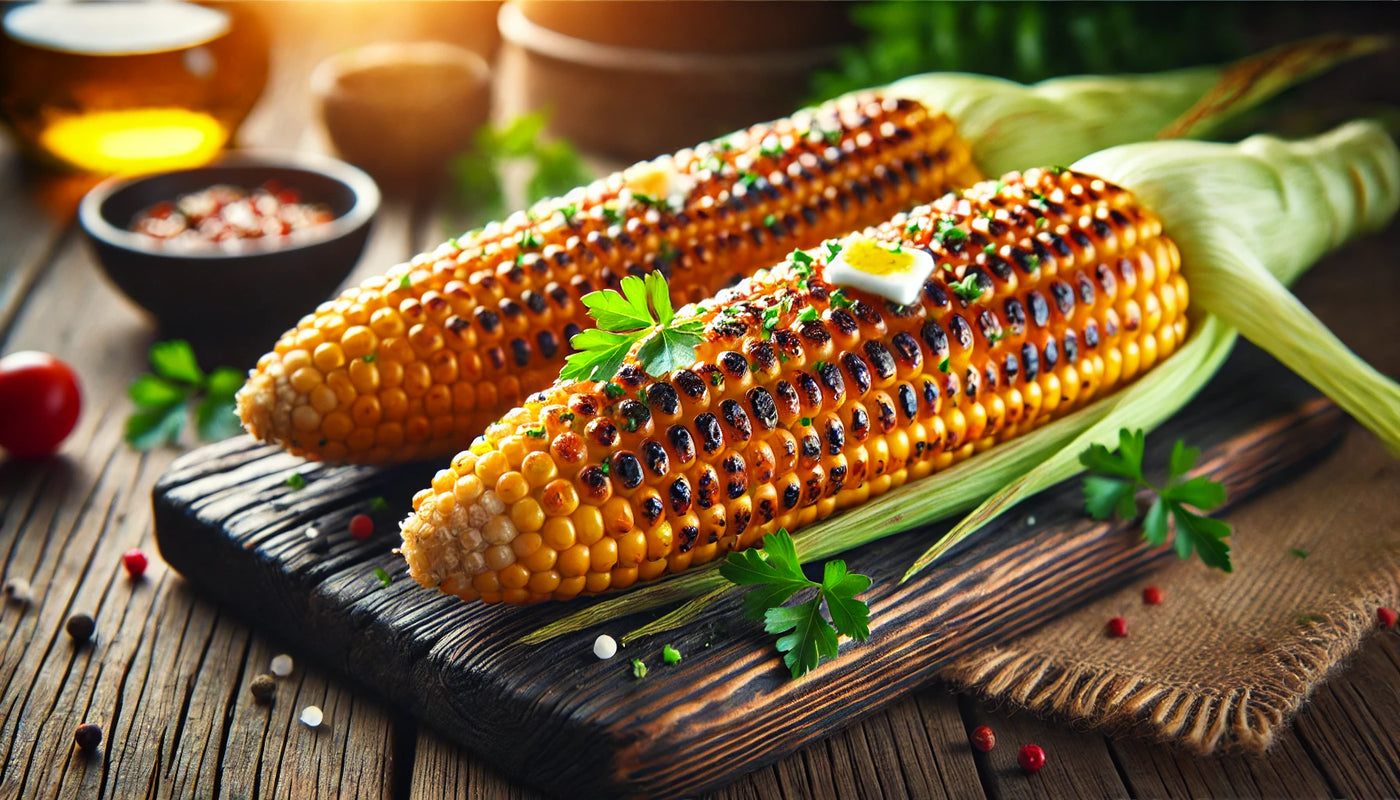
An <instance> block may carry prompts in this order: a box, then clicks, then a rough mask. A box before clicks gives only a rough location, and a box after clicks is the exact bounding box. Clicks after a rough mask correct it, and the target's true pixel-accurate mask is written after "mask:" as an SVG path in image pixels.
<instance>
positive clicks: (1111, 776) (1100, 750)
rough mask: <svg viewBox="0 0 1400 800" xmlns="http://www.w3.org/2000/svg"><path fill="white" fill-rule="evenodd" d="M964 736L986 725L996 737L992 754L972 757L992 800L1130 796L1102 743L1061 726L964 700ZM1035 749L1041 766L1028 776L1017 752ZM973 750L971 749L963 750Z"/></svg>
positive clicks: (1028, 715) (1094, 737) (976, 753)
mask: <svg viewBox="0 0 1400 800" xmlns="http://www.w3.org/2000/svg"><path fill="white" fill-rule="evenodd" d="M961 702H962V704H963V705H962V710H963V719H964V720H965V721H966V723H967V728H968V730H969V731H970V730H972V729H973V728H975V727H977V726H978V725H987V726H989V727H990V728H991V729H992V732H993V733H994V734H995V735H996V747H994V748H992V751H991V752H990V753H981V752H976V751H974V752H975V758H976V759H977V765H978V768H979V770H980V772H981V775H982V781H983V785H984V786H985V787H986V792H987V796H988V797H990V798H996V799H997V800H1000V799H1001V798H1025V797H1048V798H1061V797H1128V796H1130V795H1131V794H1132V793H1131V792H1130V791H1129V787H1128V784H1126V783H1124V781H1123V779H1122V778H1121V776H1119V774H1118V771H1117V769H1116V768H1115V767H1114V764H1113V757H1112V755H1111V754H1110V753H1109V750H1108V747H1107V745H1106V744H1105V742H1104V740H1103V737H1101V736H1095V735H1091V734H1084V733H1076V732H1075V731H1072V730H1070V729H1069V727H1067V726H1066V725H1065V724H1064V723H1063V722H1062V721H1055V722H1050V721H1046V720H1043V719H1040V718H1038V717H1035V716H1032V715H1030V714H1027V713H1024V712H1022V713H1014V712H1008V711H1006V710H1004V709H994V708H991V707H988V706H986V705H984V704H980V703H977V702H976V701H973V700H971V699H970V698H966V697H964V698H962V701H961ZM1027 744H1038V745H1040V746H1041V748H1043V749H1044V750H1045V766H1044V767H1042V768H1041V770H1040V771H1039V772H1037V773H1035V774H1034V775H1027V774H1026V773H1025V772H1024V771H1023V770H1022V769H1021V767H1020V764H1019V762H1018V761H1017V754H1018V753H1019V752H1020V750H1021V747H1022V746H1023V745H1027ZM964 747H966V748H967V749H968V750H973V748H972V745H971V744H966V743H965V744H964Z"/></svg>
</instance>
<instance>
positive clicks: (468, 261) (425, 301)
mask: <svg viewBox="0 0 1400 800" xmlns="http://www.w3.org/2000/svg"><path fill="white" fill-rule="evenodd" d="M971 158H972V157H971V151H970V148H969V147H968V145H967V144H966V142H964V141H963V140H962V139H960V138H959V137H958V136H957V134H956V132H955V130H954V126H953V122H952V120H951V119H950V118H949V117H948V116H947V115H946V114H942V113H938V112H934V111H931V110H930V109H928V108H926V107H925V106H923V105H921V104H919V103H918V102H916V101H913V100H906V99H892V98H882V97H880V96H878V95H875V94H864V95H857V96H852V97H846V98H842V99H840V100H837V101H833V102H832V103H829V104H826V105H824V106H821V107H819V108H816V109H811V110H807V111H803V112H799V113H798V114H796V115H794V116H793V117H790V118H787V119H783V120H779V121H776V122H773V123H771V124H765V125H757V126H754V127H752V128H750V129H748V130H744V131H739V132H737V133H735V134H733V135H731V136H728V137H725V138H724V139H721V140H717V141H714V142H707V143H704V144H701V145H698V146H696V147H694V148H691V149H687V150H682V151H680V152H679V153H677V154H675V155H673V156H663V157H661V158H659V159H656V160H655V161H653V162H649V163H645V164H638V165H636V166H634V167H631V168H629V169H628V170H625V171H624V172H621V173H618V174H615V175H612V176H609V177H608V178H605V179H602V180H599V181H597V182H595V183H593V184H592V185H590V186H587V187H584V188H581V189H577V190H575V191H573V192H571V193H569V194H568V195H566V196H565V197H562V198H557V199H554V200H546V201H542V202H541V203H539V204H537V205H536V206H535V207H534V208H532V209H531V211H530V212H529V213H528V214H527V213H522V214H516V215H514V216H512V217H511V218H510V219H508V220H506V221H505V222H504V223H493V224H491V225H488V226H486V227H485V228H483V229H482V230H480V231H477V232H473V233H471V234H467V235H464V236H463V237H461V238H460V239H456V240H452V241H450V242H448V243H447V244H446V245H443V246H441V247H439V248H437V249H436V250H434V251H432V252H431V253H426V254H424V255H422V256H419V257H418V258H415V259H414V260H413V261H412V262H410V263H409V264H400V265H398V266H395V267H393V268H391V269H389V271H388V273H387V275H384V276H379V277H376V278H372V279H370V280H368V281H366V282H364V283H363V284H362V285H360V286H358V287H354V288H351V289H347V290H346V291H345V292H344V293H342V295H341V296H340V298H339V299H338V300H336V301H333V302H330V303H326V304H323V305H322V307H321V308H320V309H318V310H317V312H316V313H315V314H312V315H310V316H308V317H306V318H305V319H303V320H302V321H301V323H300V324H299V325H298V327H297V328H296V329H294V330H292V331H289V332H288V333H287V334H286V335H285V336H283V338H282V340H281V341H280V342H278V344H277V346H276V348H275V349H274V350H273V352H271V353H269V354H267V356H265V357H264V358H263V359H260V360H259V362H258V367H257V369H255V370H254V371H253V373H252V374H251V376H250V378H249V381H248V383H247V385H246V386H245V388H244V389H243V391H241V392H240V393H239V401H238V407H239V413H240V415H241V416H242V418H243V421H244V425H245V426H246V427H247V428H248V430H249V431H251V432H252V433H253V434H254V435H255V436H257V437H259V438H261V439H264V440H267V441H272V442H276V443H278V444H281V445H283V446H284V447H286V448H287V449H289V450H291V451H292V452H294V453H297V454H299V455H302V456H306V457H308V458H313V459H319V458H324V457H325V456H326V454H325V453H324V451H323V450H322V445H321V444H320V442H321V439H322V438H323V437H322V436H321V435H320V432H319V431H318V430H316V429H315V427H314V426H312V427H309V428H307V427H302V426H301V425H298V424H296V419H295V415H296V413H297V409H299V408H302V407H305V406H307V405H309V404H310V398H309V393H310V392H311V391H312V390H313V389H315V387H316V386H317V385H319V384H320V383H321V382H322V378H321V377H320V376H318V375H317V374H315V373H310V372H308V373H305V374H301V376H300V378H298V377H297V375H298V374H299V371H300V370H303V369H306V368H309V367H314V368H315V369H316V370H319V371H320V373H322V374H324V375H325V376H326V378H325V380H326V382H328V383H329V382H330V378H333V377H334V376H336V375H342V376H347V378H346V386H348V387H351V388H352V392H351V393H350V394H349V396H348V397H347V396H346V393H344V392H342V391H340V390H339V389H337V388H336V387H335V386H334V385H332V389H333V390H335V392H336V397H337V398H338V399H339V400H340V402H342V403H343V404H345V405H346V406H348V404H349V403H350V402H353V400H354V395H355V393H358V394H360V395H372V394H374V393H376V392H378V393H380V395H381V396H380V398H379V400H380V407H381V408H382V409H384V411H385V413H384V415H383V416H382V417H381V418H380V419H379V420H378V421H370V418H369V417H361V418H357V424H365V425H370V426H375V425H385V424H388V422H389V421H394V420H397V419H399V417H397V416H394V415H391V414H390V413H388V412H389V410H390V409H391V408H393V409H395V410H397V409H398V408H400V407H401V405H402V404H401V403H399V402H398V401H397V400H395V401H393V402H390V401H389V400H388V399H387V398H386V397H384V396H383V394H384V393H386V392H388V391H389V390H392V389H402V391H403V393H404V394H405V395H406V397H407V398H408V399H415V398H420V397H424V396H425V395H427V394H428V393H429V390H430V388H431V387H433V386H444V387H447V388H448V389H449V391H448V393H447V396H448V397H451V398H453V399H454V401H455V400H456V399H458V398H463V399H465V398H468V397H469V398H470V401H469V402H466V401H464V402H461V403H457V402H453V403H450V404H449V408H448V410H447V411H445V412H444V413H446V414H448V415H449V416H450V422H449V423H446V424H441V425H429V426H428V427H427V428H424V427H423V426H422V425H421V424H420V425H418V426H417V427H416V428H415V427H413V426H410V431H412V432H413V433H414V435H410V436H398V435H393V436H384V437H380V436H376V437H375V442H376V444H375V446H374V447H372V448H370V449H368V450H365V451H360V452H357V453H355V454H354V455H353V456H351V457H352V458H353V460H355V461H359V462H389V461H402V460H408V459H414V458H426V457H432V456H444V455H447V454H449V453H453V452H456V451H457V450H460V449H461V448H462V447H463V446H465V445H466V444H467V443H468V440H467V439H464V438H463V437H464V436H473V435H475V434H476V433H479V432H480V431H481V430H482V428H484V427H485V425H486V424H487V423H488V422H489V421H490V420H492V419H496V418H498V417H499V416H500V415H501V413H502V412H503V411H505V410H507V409H508V408H510V407H513V406H515V405H518V404H519V403H520V402H522V401H523V400H524V399H525V397H526V396H527V395H528V394H529V393H531V392H535V391H538V390H540V389H543V388H545V387H547V386H548V385H549V384H550V383H551V382H552V381H553V380H554V378H555V377H556V376H557V375H558V374H559V370H560V367H561V366H562V365H563V362H564V359H565V357H566V356H567V355H568V354H569V352H570V349H569V341H570V339H571V337H572V336H573V335H574V334H576V333H578V332H579V331H580V330H581V329H584V328H588V327H591V326H592V319H591V318H590V317H588V316H587V315H586V311H587V309H586V308H585V307H584V305H583V303H582V302H581V301H580V298H581V297H582V296H583V295H584V294H586V293H588V292H590V291H593V290H595V289H599V288H604V287H609V286H611V287H616V286H617V284H618V281H619V280H620V279H621V278H622V277H623V276H625V275H627V274H629V273H634V274H641V273H644V272H648V271H651V270H661V271H662V272H663V273H664V274H666V275H667V277H668V279H669V283H670V287H671V292H672V295H673V300H674V301H675V302H676V304H677V305H680V304H681V303H684V302H686V301H696V300H701V299H703V298H706V297H708V296H710V295H711V294H712V293H713V292H714V291H715V290H717V289H719V288H720V287H722V286H725V285H726V284H729V283H731V282H732V281H733V280H734V279H735V278H736V277H742V276H745V275H749V274H751V273H753V272H754V271H755V270H757V269H759V268H761V267H766V266H769V265H770V264H772V263H774V262H775V261H777V260H778V259H779V258H780V257H781V256H782V255H783V254H785V253H787V252H789V251H790V250H792V249H793V248H794V247H812V246H814V245H816V244H817V243H819V242H821V241H822V240H824V239H827V238H830V237H833V236H840V235H842V234H844V233H847V232H849V231H851V230H856V229H859V228H861V227H863V226H867V225H873V224H876V223H878V222H880V221H882V220H884V219H887V218H888V217H889V216H890V215H891V214H893V213H895V212H896V211H899V210H900V209H904V208H908V207H910V206H913V205H915V204H917V203H920V202H928V201H930V200H932V199H934V198H935V197H937V196H938V195H939V194H941V193H942V192H944V191H946V190H948V189H950V188H953V187H958V186H966V185H969V184H971V183H972V182H973V181H975V180H976V179H977V178H979V177H980V176H979V174H978V173H977V170H976V168H975V167H974V166H973V165H972V160H971ZM371 309H372V310H371ZM818 357H824V356H818ZM375 364H378V365H380V369H379V371H378V374H377V375H375V376H374V378H377V381H376V380H375V379H374V378H372V377H371V375H372V374H373V373H372V372H371V371H370V370H368V369H366V367H367V366H373V365H375ZM389 364H393V365H394V366H393V367H388V365H389ZM773 369H774V370H775V371H776V368H773ZM763 380H767V378H764V379H763ZM752 382H754V379H751V378H747V377H741V378H739V379H738V380H737V383H739V384H740V385H741V386H743V385H745V384H747V383H752ZM459 387H465V388H463V389H462V390H461V391H459ZM333 410H334V409H327V410H325V411H324V412H322V413H330V412H331V411H333ZM432 413H433V414H434V416H436V415H437V414H436V412H432ZM301 419H302V421H303V422H307V421H309V420H310V418H309V417H303V418H301Z"/></svg>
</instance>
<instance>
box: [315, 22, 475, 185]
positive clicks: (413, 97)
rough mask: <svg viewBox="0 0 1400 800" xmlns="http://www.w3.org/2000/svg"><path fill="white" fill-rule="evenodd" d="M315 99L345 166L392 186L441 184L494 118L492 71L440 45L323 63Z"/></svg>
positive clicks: (372, 50)
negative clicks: (453, 161) (448, 166)
mask: <svg viewBox="0 0 1400 800" xmlns="http://www.w3.org/2000/svg"><path fill="white" fill-rule="evenodd" d="M311 89H312V93H313V94H314V95H315V96H316V98H317V101H318V103H319V107H320V114H321V120H322V122H323V123H324V125H325V128H326V133H327V134H328V135H329V137H330V141H331V144H332V145H334V147H335V149H336V151H337V152H338V153H339V154H340V156H341V157H342V158H344V159H345V160H347V161H350V162H351V163H354V164H356V165H358V166H360V167H362V168H364V169H365V170H366V171H367V172H369V173H370V174H372V175H374V177H375V178H376V179H378V180H379V181H380V182H382V183H387V184H390V185H395V184H402V183H408V182H414V181H422V180H436V179H438V178H440V177H441V175H442V173H443V169H444V165H445V164H446V162H447V160H448V159H449V158H451V157H452V156H453V155H455V154H457V153H459V152H461V151H463V150H465V149H467V148H468V147H469V146H470V145H471V139H472V134H473V133H475V132H476V130H477V129H478V128H480V127H481V125H482V124H484V123H485V122H486V120H487V118H488V116H489V114H490V110H491V70H490V67H488V66H487V64H486V61H485V60H484V59H482V57H481V56H479V55H477V54H476V53H474V52H472V51H470V50H467V49H465V48H461V47H457V46H456V45H450V44H446V43H443V42H405V43H391V44H379V45H371V46H368V47H364V48H360V49H357V50H351V51H349V52H346V53H341V54H339V55H336V56H332V57H331V58H328V59H326V60H325V61H323V62H321V64H320V65H319V66H317V67H316V70H315V72H313V73H312V76H311Z"/></svg>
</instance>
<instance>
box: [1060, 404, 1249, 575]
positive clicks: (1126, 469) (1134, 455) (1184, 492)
mask: <svg viewBox="0 0 1400 800" xmlns="http://www.w3.org/2000/svg"><path fill="white" fill-rule="evenodd" d="M1145 450H1146V437H1145V436H1144V435H1143V432H1142V431H1141V430H1137V431H1129V430H1128V429H1127V428H1123V429H1122V430H1120V431H1119V432H1118V449H1117V450H1114V451H1110V450H1109V449H1108V448H1107V447H1104V446H1103V445H1101V444H1096V445H1091V446H1090V447H1089V449H1087V450H1085V451H1084V452H1083V453H1081V454H1080V456H1079V463H1081V464H1083V465H1084V466H1085V467H1086V468H1087V469H1088V470H1089V473H1090V474H1089V475H1086V476H1085V477H1084V507H1085V508H1086V509H1087V510H1088V512H1089V514H1090V515H1091V516H1093V518H1094V519H1108V518H1109V517H1112V516H1113V514H1114V512H1117V514H1118V516H1120V517H1122V518H1123V519H1132V518H1133V517H1136V516H1137V499H1136V495H1137V492H1138V490H1139V489H1148V490H1150V491H1152V492H1154V493H1155V494H1156V495H1157V497H1156V499H1155V500H1153V501H1152V506H1151V507H1150V508H1149V509H1148V510H1147V516H1145V517H1144V518H1143V522H1142V532H1143V538H1145V539H1146V540H1147V541H1149V542H1151V543H1152V544H1154V545H1163V544H1166V543H1167V538H1168V536H1169V534H1170V531H1169V529H1168V528H1169V525H1168V517H1170V518H1171V519H1172V520H1175V522H1176V536H1175V537H1174V540H1173V544H1174V545H1175V547H1176V554H1177V555H1178V556H1180V557H1181V558H1182V559H1187V558H1190V557H1191V552H1192V551H1193V550H1194V551H1195V552H1197V553H1199V554H1200V556H1201V560H1202V561H1204V562H1205V563H1206V564H1207V565H1208V566H1212V567H1215V568H1216V569H1220V570H1224V571H1225V572H1231V571H1232V570H1233V566H1232V565H1231V563H1230V546H1229V545H1228V544H1226V542H1225V538H1226V537H1228V536H1229V535H1230V526H1229V525H1228V524H1226V523H1224V522H1222V521H1220V520H1218V519H1213V518H1211V517H1207V516H1203V515H1201V514H1197V513H1195V512H1194V511H1191V510H1190V508H1188V506H1190V507H1193V508H1196V509H1199V510H1201V511H1213V510H1214V509H1217V508H1219V507H1220V506H1222V505H1224V504H1225V486H1224V485H1223V484H1221V483H1218V482H1216V481H1212V480H1211V479H1210V478H1208V477H1206V476H1205V475H1198V476H1196V477H1194V478H1191V479H1190V480H1182V479H1183V478H1184V477H1185V476H1186V473H1188V472H1190V471H1191V468H1192V467H1193V466H1195V465H1196V459H1198V458H1200V455H1201V451H1200V448H1196V447H1187V446H1186V444H1185V443H1184V442H1182V441H1181V440H1180V439H1178V440H1177V441H1176V444H1175V445H1173V446H1172V454H1171V459H1170V463H1169V466H1168V473H1169V474H1168V478H1167V484H1166V486H1164V487H1162V488H1158V487H1156V486H1154V485H1152V484H1151V483H1149V482H1148V481H1147V479H1146V478H1144V477H1143V473H1142V457H1143V453H1144V452H1145Z"/></svg>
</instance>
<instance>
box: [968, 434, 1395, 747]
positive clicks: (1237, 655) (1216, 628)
mask: <svg viewBox="0 0 1400 800" xmlns="http://www.w3.org/2000/svg"><path fill="white" fill-rule="evenodd" d="M1228 520H1229V521H1230V522H1231V524H1233V525H1234V526H1235V533H1234V535H1233V536H1232V537H1231V542H1232V546H1233V553H1234V562H1235V572H1234V573H1233V574H1230V575H1227V574H1224V573H1221V572H1218V571H1215V570H1211V569H1208V568H1206V567H1205V566H1203V565H1202V564H1201V563H1200V561H1199V560H1196V559H1193V560H1192V561H1190V562H1176V563H1172V564H1170V565H1169V566H1166V567H1164V568H1163V569H1161V570H1160V571H1159V572H1157V573H1155V574H1154V575H1152V576H1151V578H1150V579H1149V580H1146V581H1142V582H1140V583H1138V584H1135V585H1133V586H1131V587H1128V588H1125V589H1123V590H1122V591H1120V592H1118V593H1117V594H1114V595H1111V596H1107V597H1104V598H1102V599H1100V600H1098V601H1096V602H1094V603H1092V604H1090V605H1088V606H1086V607H1084V608H1082V609H1080V610H1079V611H1076V612H1074V613H1072V614H1070V615H1069V616H1067V617H1064V618H1062V619H1060V620H1058V621H1056V622H1054V623H1051V624H1049V625H1047V626H1046V627H1044V628H1042V629H1040V630H1039V631H1037V632H1035V633H1033V634H1030V635H1028V636H1025V637H1022V638H1020V639H1017V640H1015V641H1013V642H1012V643H1011V644H1009V645H1006V646H1003V647H998V648H993V649H989V650H986V651H984V652H981V653H978V654H977V655H975V656H972V657H968V658H966V659H963V660H961V661H958V662H955V663H954V664H952V665H951V666H950V667H948V668H947V669H945V670H944V671H943V672H942V673H941V676H942V677H943V678H945V679H947V680H950V681H952V682H953V683H955V684H957V685H958V686H961V687H963V688H965V689H970V690H972V691H974V692H976V693H978V694H981V695H983V696H984V697H987V698H990V699H993V700H995V701H998V702H1005V703H1008V704H1010V705H1014V706H1022V707H1025V708H1029V709H1031V710H1033V711H1035V712H1037V713H1042V714H1047V715H1052V716H1055V717H1057V718H1061V719H1065V718H1068V719H1070V720H1072V721H1074V722H1076V723H1079V724H1086V725H1090V726H1093V727H1099V728H1104V729H1108V730H1110V731H1113V732H1118V733H1123V732H1132V733H1136V734H1141V735H1146V736H1150V737H1153V738H1157V739H1160V740H1169V741H1173V742H1177V743H1180V744H1181V745H1183V746H1185V747H1187V748H1189V749H1191V750H1194V751H1197V752H1200V753H1209V752H1212V751H1216V750H1220V749H1226V748H1241V749H1253V750H1263V749H1265V748H1267V747H1268V746H1269V745H1270V743H1271V742H1272V741H1273V737H1274V734H1275V733H1276V732H1277V731H1278V730H1280V726H1282V725H1284V724H1286V722H1287V721H1288V720H1289V718H1290V717H1291V716H1292V714H1293V713H1294V712H1295V711H1297V709H1298V707H1299V706H1300V705H1302V703H1303V702H1304V701H1305V700H1306V699H1307V697H1308V695H1309V694H1310V693H1311V692H1312V690H1313V689H1314V687H1316V686H1317V685H1318V684H1319V683H1320V682H1321V681H1322V680H1323V679H1324V678H1325V677H1326V676H1327V674H1328V672H1329V671H1331V670H1333V669H1334V668H1337V667H1338V665H1340V664H1341V663H1342V662H1343V661H1345V660H1346V658H1347V657H1348V656H1349V655H1350V654H1351V653H1353V652H1354V651H1355V650H1356V649H1357V646H1358V645H1359V644H1360V643H1361V641H1362V639H1363V638H1364V637H1366V636H1367V635H1370V634H1373V633H1374V632H1375V631H1376V628H1377V624H1376V609H1377V608H1378V607H1379V606H1387V607H1390V608H1395V607H1396V606H1397V605H1400V462H1397V461H1396V460H1394V459H1393V458H1391V457H1390V456H1389V455H1388V454H1387V453H1386V451H1385V448H1384V447H1382V446H1381V445H1380V443H1379V442H1378V441H1377V440H1376V439H1375V438H1373V437H1372V436H1370V435H1369V434H1367V433H1366V432H1365V431H1364V430H1362V429H1360V428H1359V427H1353V428H1352V429H1351V430H1350V431H1349V432H1348V434H1347V436H1346V440H1345V441H1344V443H1343V444H1342V446H1341V447H1340V448H1338V449H1337V450H1336V451H1335V452H1334V453H1333V454H1332V455H1331V456H1329V457H1327V458H1326V459H1324V461H1323V462H1322V463H1320V464H1318V465H1317V466H1316V467H1315V468H1313V469H1312V470H1311V471H1309V472H1308V473H1306V474H1305V475H1303V476H1302V477H1300V478H1298V479H1297V480H1295V481H1293V482H1292V483H1288V484H1285V485H1283V486H1281V487H1279V488H1276V489H1275V490H1273V491H1270V492H1267V493H1265V494H1263V495H1261V496H1260V497H1259V498H1257V499H1255V500H1254V501H1252V502H1250V503H1248V504H1247V505H1245V506H1243V507H1241V508H1239V509H1236V510H1235V511H1234V512H1232V513H1231V514H1230V515H1229V517H1228ZM1295 548H1296V549H1298V550H1302V551H1307V556H1306V557H1301V556H1300V555H1298V554H1295V553H1293V552H1291V551H1292V550H1294V549H1295ZM1147 585H1155V586H1158V587H1160V588H1161V589H1162V591H1163V594H1164V595H1165V598H1164V600H1163V602H1162V604H1161V605H1158V606H1149V605H1145V604H1144V603H1143V599H1142V589H1143V587H1144V586H1147ZM1115 616H1122V617H1124V618H1126V620H1127V622H1128V629H1129V635H1128V637H1127V638H1124V639H1114V638H1109V637H1108V636H1106V635H1105V627H1106V623H1107V622H1108V620H1109V619H1110V618H1112V617H1115ZM1392 635H1393V634H1392Z"/></svg>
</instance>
